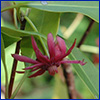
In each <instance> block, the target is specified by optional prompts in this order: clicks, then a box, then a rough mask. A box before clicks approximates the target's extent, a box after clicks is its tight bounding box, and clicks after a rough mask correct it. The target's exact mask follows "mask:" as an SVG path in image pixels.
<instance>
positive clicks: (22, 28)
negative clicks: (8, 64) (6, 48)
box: [8, 16, 26, 98]
mask: <svg viewBox="0 0 100 100" xmlns="http://www.w3.org/2000/svg"><path fill="white" fill-rule="evenodd" d="M23 18H24V17H23V16H21V26H20V29H21V30H24V29H25V24H26V20H25V19H23ZM20 42H21V41H18V42H17V45H16V51H15V54H19V50H20ZM17 62H18V61H17V60H16V59H14V62H13V67H12V73H11V77H10V83H9V89H8V97H9V98H10V97H11V94H12V89H13V84H14V79H15V72H16V68H17Z"/></svg>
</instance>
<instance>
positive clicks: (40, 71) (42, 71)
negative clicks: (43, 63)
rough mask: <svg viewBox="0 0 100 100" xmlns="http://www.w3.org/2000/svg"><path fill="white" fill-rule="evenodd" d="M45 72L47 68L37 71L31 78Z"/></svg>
mask: <svg viewBox="0 0 100 100" xmlns="http://www.w3.org/2000/svg"><path fill="white" fill-rule="evenodd" d="M44 72H45V70H43V69H40V70H39V71H37V72H36V73H34V74H32V75H30V76H29V78H32V77H36V76H39V75H42V74H43V73H44Z"/></svg>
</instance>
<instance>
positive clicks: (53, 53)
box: [47, 33, 55, 59]
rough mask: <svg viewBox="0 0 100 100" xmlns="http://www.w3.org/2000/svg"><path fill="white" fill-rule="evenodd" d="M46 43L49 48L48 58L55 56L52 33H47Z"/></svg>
mask: <svg viewBox="0 0 100 100" xmlns="http://www.w3.org/2000/svg"><path fill="white" fill-rule="evenodd" d="M47 44H48V50H49V54H50V59H51V58H53V57H55V43H54V39H53V35H52V33H49V34H48V39H47Z"/></svg>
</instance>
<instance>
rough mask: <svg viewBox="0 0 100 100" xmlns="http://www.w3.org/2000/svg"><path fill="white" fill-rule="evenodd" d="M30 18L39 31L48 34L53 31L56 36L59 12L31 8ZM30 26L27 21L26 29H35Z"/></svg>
mask: <svg viewBox="0 0 100 100" xmlns="http://www.w3.org/2000/svg"><path fill="white" fill-rule="evenodd" d="M29 18H30V20H31V21H32V22H33V23H34V25H35V26H36V28H37V30H38V32H39V33H41V34H43V35H46V36H47V34H48V33H50V32H51V33H52V34H53V35H54V36H56V34H57V31H58V26H59V21H60V14H59V13H52V12H46V11H41V10H37V9H31V13H30V14H29ZM29 26H30V25H29V24H28V23H27V24H26V28H25V29H26V30H28V31H29V30H31V31H32V30H33V29H32V28H31V27H29Z"/></svg>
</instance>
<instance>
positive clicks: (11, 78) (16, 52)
mask: <svg viewBox="0 0 100 100" xmlns="http://www.w3.org/2000/svg"><path fill="white" fill-rule="evenodd" d="M19 49H20V41H18V42H17V45H16V51H15V54H19ZM16 68H17V60H16V59H14V62H13V67H12V73H11V77H10V83H9V89H8V96H9V98H10V97H11V94H12V89H13V84H14V79H15V72H16Z"/></svg>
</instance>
